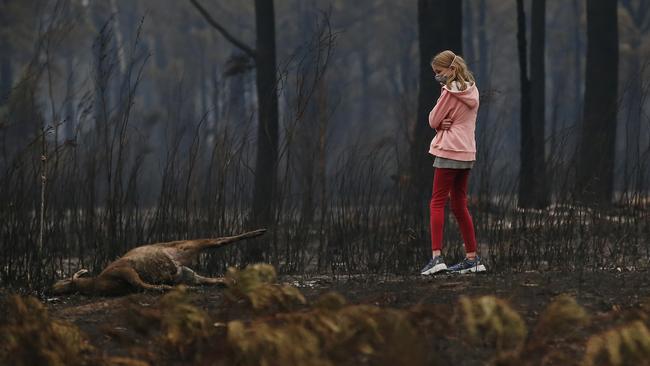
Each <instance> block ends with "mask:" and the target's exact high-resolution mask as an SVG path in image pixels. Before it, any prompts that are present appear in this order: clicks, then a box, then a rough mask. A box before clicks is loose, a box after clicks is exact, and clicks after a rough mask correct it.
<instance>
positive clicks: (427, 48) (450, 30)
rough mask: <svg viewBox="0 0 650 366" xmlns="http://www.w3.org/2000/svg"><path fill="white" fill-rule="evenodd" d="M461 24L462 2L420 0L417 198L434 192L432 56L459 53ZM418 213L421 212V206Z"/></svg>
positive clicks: (436, 88)
mask: <svg viewBox="0 0 650 366" xmlns="http://www.w3.org/2000/svg"><path fill="white" fill-rule="evenodd" d="M462 23H463V22H462V2H461V1H455V0H418V31H419V37H420V40H419V44H420V85H419V92H418V112H417V119H416V123H415V128H414V129H413V139H412V144H411V179H412V182H413V187H412V188H413V189H414V192H415V196H416V197H417V201H419V200H420V199H421V198H422V196H423V195H425V194H429V193H430V192H431V191H430V185H431V181H432V179H433V168H431V159H430V157H429V155H428V153H427V150H428V146H429V142H430V141H431V139H432V138H433V135H434V131H433V130H431V128H429V124H428V123H427V122H426V121H427V118H428V117H427V116H428V115H429V111H431V109H432V108H433V106H434V105H435V102H436V99H437V98H438V96H439V95H440V85H438V83H436V81H435V80H434V78H433V71H432V70H431V59H432V57H433V56H434V55H435V54H436V53H438V52H441V51H444V50H446V49H449V50H452V51H454V52H457V53H460V51H461V49H462V34H463V31H462ZM427 166H429V168H427ZM416 213H417V214H419V209H418V211H417V212H416Z"/></svg>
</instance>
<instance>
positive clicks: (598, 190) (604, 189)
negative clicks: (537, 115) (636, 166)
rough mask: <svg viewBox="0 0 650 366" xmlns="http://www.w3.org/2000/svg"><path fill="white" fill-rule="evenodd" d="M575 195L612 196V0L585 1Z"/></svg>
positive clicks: (614, 65)
mask: <svg viewBox="0 0 650 366" xmlns="http://www.w3.org/2000/svg"><path fill="white" fill-rule="evenodd" d="M585 77H586V82H585V105H584V113H583V116H584V121H583V123H582V136H581V141H580V145H579V153H578V159H579V160H578V166H577V181H576V194H577V196H578V198H580V199H581V200H582V201H583V202H588V201H591V202H594V203H597V204H608V203H610V202H611V199H612V190H613V181H614V154H615V142H616V114H617V98H618V94H617V92H618V13H617V1H616V0H599V1H587V70H586V74H585Z"/></svg>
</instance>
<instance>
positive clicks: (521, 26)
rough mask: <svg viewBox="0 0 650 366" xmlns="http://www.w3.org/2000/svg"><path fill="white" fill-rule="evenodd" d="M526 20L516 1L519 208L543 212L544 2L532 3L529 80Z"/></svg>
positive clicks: (519, 0) (521, 4) (546, 203)
mask: <svg viewBox="0 0 650 366" xmlns="http://www.w3.org/2000/svg"><path fill="white" fill-rule="evenodd" d="M525 16H526V14H525V13H524V4H523V0H517V40H518V50H519V67H520V73H521V74H520V80H521V152H520V154H521V155H520V164H521V167H520V171H519V202H518V204H519V206H520V207H526V208H544V207H546V206H547V205H548V193H547V187H546V163H545V156H546V153H545V148H544V140H545V133H544V125H545V117H546V114H545V70H544V68H545V65H544V38H545V37H544V33H545V23H546V0H535V1H533V3H532V16H531V18H532V27H531V50H530V68H531V71H530V79H528V76H527V47H526V18H525Z"/></svg>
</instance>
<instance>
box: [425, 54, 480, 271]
mask: <svg viewBox="0 0 650 366" xmlns="http://www.w3.org/2000/svg"><path fill="white" fill-rule="evenodd" d="M431 68H432V69H433V72H434V73H435V78H436V81H438V82H439V83H440V84H441V85H442V90H441V93H440V98H438V101H437V102H436V105H435V107H434V108H433V110H432V111H431V113H429V125H430V126H431V128H433V129H435V130H436V136H435V137H434V138H433V141H431V146H430V148H429V153H430V154H432V155H434V156H435V160H434V163H433V166H434V167H435V168H436V169H435V174H434V178H433V194H432V197H431V202H430V204H429V209H430V211H431V217H430V220H431V221H430V224H431V249H432V254H433V255H432V259H431V261H430V262H429V263H428V264H427V265H426V266H425V267H424V268H422V271H421V274H423V275H429V274H434V273H436V272H440V271H445V270H447V271H452V272H459V273H468V272H482V271H485V266H484V265H483V264H481V260H480V258H479V257H478V256H477V255H476V237H475V235H474V224H473V223H472V217H471V216H470V214H469V211H468V210H467V181H468V178H469V172H470V170H471V169H472V167H473V166H474V161H475V160H476V141H475V139H474V129H475V127H476V116H477V112H478V105H479V97H478V89H477V88H476V83H475V81H474V77H473V76H472V73H471V72H470V71H469V70H468V69H467V65H466V64H465V60H463V58H462V57H460V56H458V55H456V54H454V53H453V52H452V51H443V52H441V53H439V54H437V55H436V56H435V57H434V58H433V60H432V61H431ZM449 196H451V209H452V211H453V212H454V216H455V217H456V220H457V221H458V226H459V227H460V231H461V234H462V236H463V240H464V241H465V253H466V254H465V259H464V260H463V261H461V262H460V263H458V264H456V265H454V266H451V267H449V268H447V265H446V264H445V262H444V260H443V258H442V256H441V255H440V254H441V249H442V228H443V225H444V221H445V203H446V202H447V197H449Z"/></svg>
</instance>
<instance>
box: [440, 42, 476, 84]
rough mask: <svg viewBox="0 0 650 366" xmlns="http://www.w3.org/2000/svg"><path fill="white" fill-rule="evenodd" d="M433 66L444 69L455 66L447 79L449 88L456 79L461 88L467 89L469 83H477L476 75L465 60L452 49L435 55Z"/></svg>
mask: <svg viewBox="0 0 650 366" xmlns="http://www.w3.org/2000/svg"><path fill="white" fill-rule="evenodd" d="M431 66H437V67H440V68H443V69H448V68H451V67H452V66H454V69H452V71H453V74H452V75H451V77H449V78H448V79H447V87H448V88H449V87H451V83H453V82H454V81H458V83H459V84H460V85H459V86H458V89H460V90H465V89H467V83H470V84H474V83H476V81H475V80H474V75H472V72H471V71H469V69H468V68H467V64H466V63H465V60H464V59H463V58H462V57H460V56H459V55H457V54H455V53H453V52H452V51H450V50H446V51H442V52H440V53H439V54H437V55H435V56H434V57H433V59H432V60H431Z"/></svg>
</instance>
